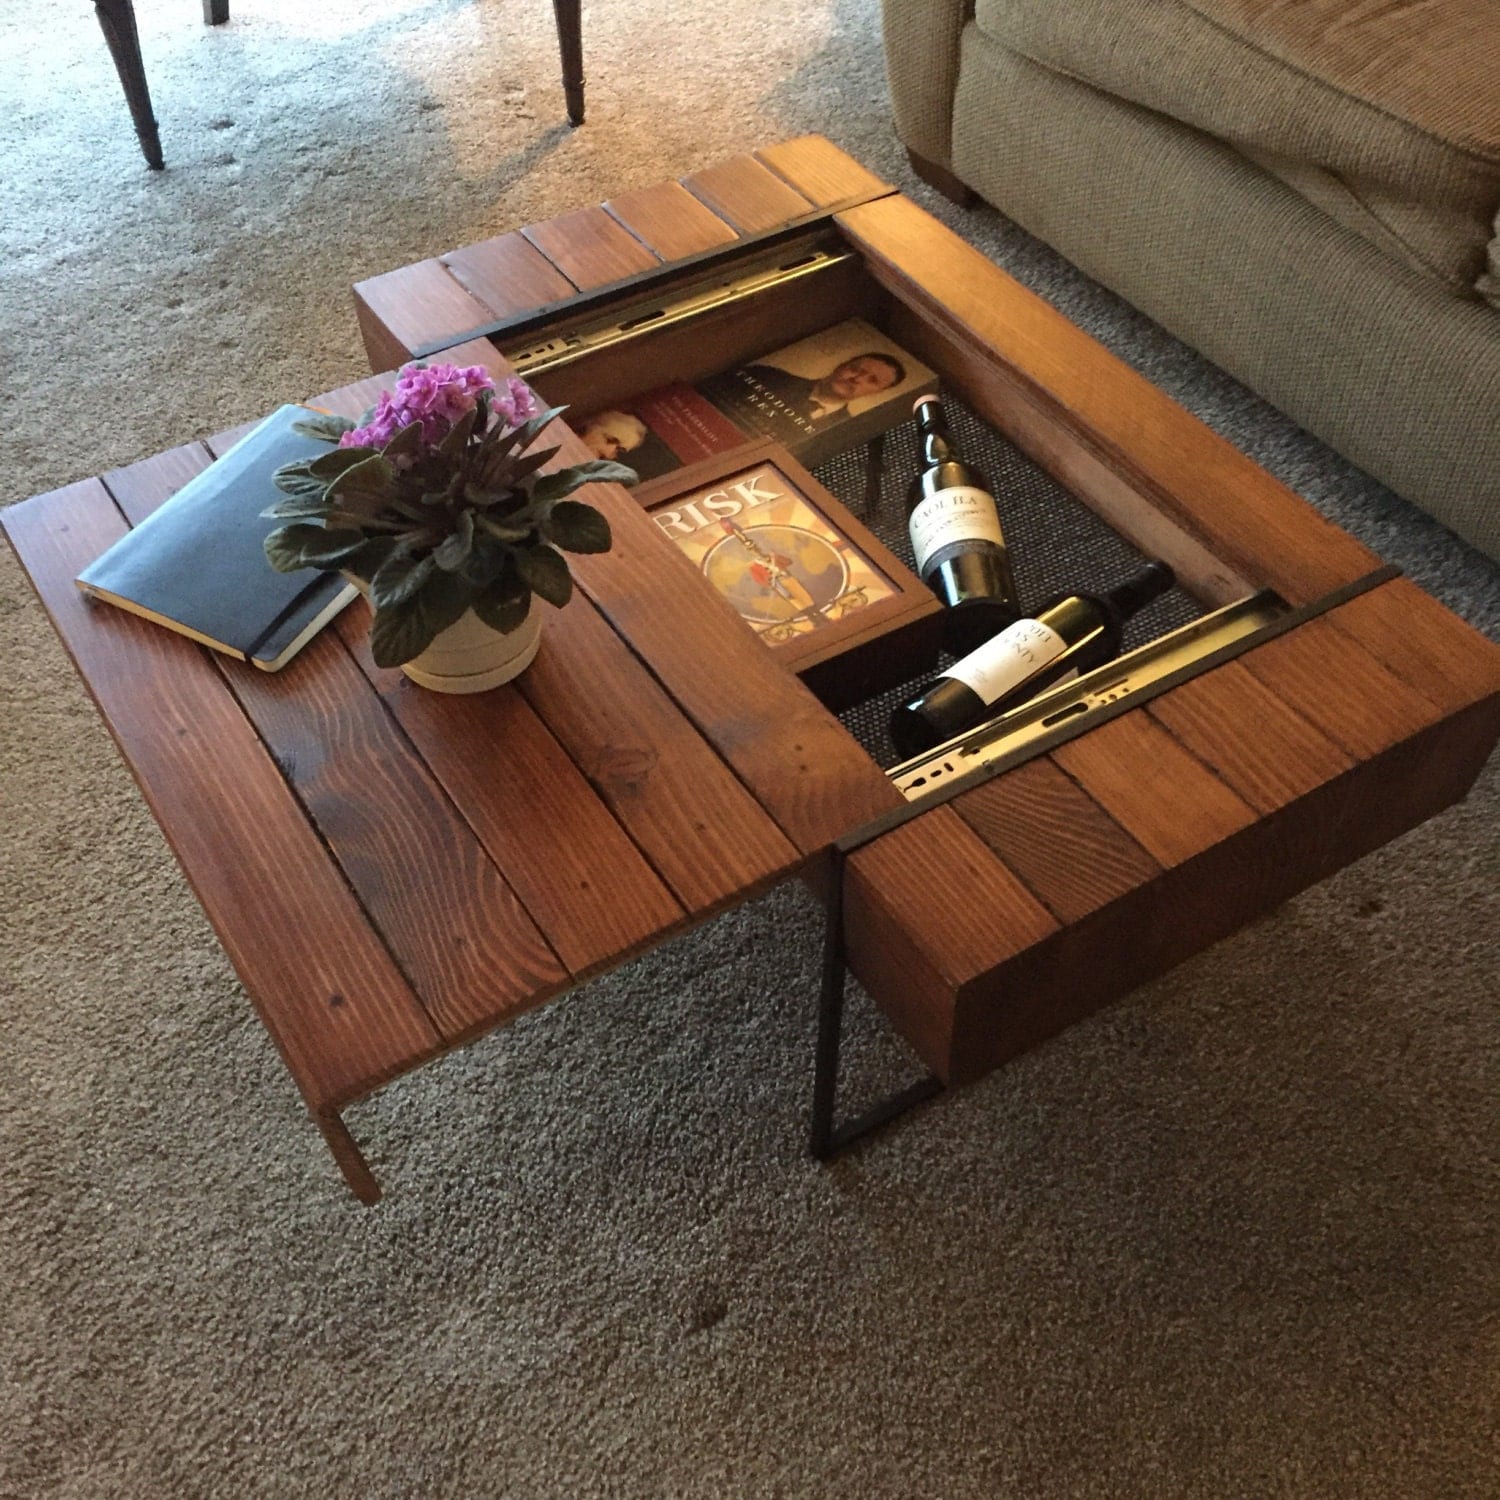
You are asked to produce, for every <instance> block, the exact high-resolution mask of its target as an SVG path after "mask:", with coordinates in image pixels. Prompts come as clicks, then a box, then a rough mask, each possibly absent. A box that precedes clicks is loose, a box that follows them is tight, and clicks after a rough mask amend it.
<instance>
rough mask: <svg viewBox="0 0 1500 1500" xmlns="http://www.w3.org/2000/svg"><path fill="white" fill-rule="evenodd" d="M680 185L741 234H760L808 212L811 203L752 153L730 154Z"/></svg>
mask: <svg viewBox="0 0 1500 1500" xmlns="http://www.w3.org/2000/svg"><path fill="white" fill-rule="evenodd" d="M682 185H683V186H684V187H685V188H686V189H687V190H688V191H689V192H690V193H692V194H693V196H694V197H695V198H700V199H701V200H702V201H703V202H704V203H706V204H707V205H708V206H709V207H710V208H711V209H712V210H713V211H714V212H715V213H716V214H717V215H718V216H719V217H720V218H721V219H723V220H725V221H726V222H728V223H730V224H732V225H733V226H734V227H735V228H736V229H738V230H739V232H740V233H741V234H761V233H763V232H765V231H766V230H770V229H776V228H778V227H779V226H780V225H782V224H785V223H788V222H789V221H790V220H792V219H797V218H800V217H801V216H802V215H803V214H806V213H811V212H812V208H813V205H812V204H811V203H810V202H809V201H808V200H807V199H806V198H804V197H803V196H802V194H801V193H799V192H798V191H797V190H796V189H795V188H793V187H791V186H789V185H788V184H787V183H786V182H784V181H783V180H782V179H781V178H780V177H778V176H777V175H776V174H775V173H774V172H772V171H770V170H769V169H768V168H766V167H763V166H762V165H761V164H760V163H759V162H758V161H756V159H755V158H754V157H753V156H731V157H730V158H729V160H728V161H721V162H717V163H715V164H714V165H713V166H711V167H705V168H704V169H703V170H702V171H701V172H694V173H693V174H692V176H690V177H684V178H683V179H682Z"/></svg>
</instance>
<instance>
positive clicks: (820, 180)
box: [755, 135, 895, 208]
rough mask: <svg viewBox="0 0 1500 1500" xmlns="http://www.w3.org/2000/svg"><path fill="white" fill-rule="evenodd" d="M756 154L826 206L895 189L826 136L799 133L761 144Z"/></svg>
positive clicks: (778, 173)
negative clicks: (772, 143)
mask: <svg viewBox="0 0 1500 1500" xmlns="http://www.w3.org/2000/svg"><path fill="white" fill-rule="evenodd" d="M755 155H756V157H757V158H758V159H759V160H760V161H761V162H762V163H764V165H766V166H768V167H770V169H771V170H772V171H773V172H775V173H776V175H777V176H778V177H780V178H782V179H783V180H784V181H786V182H788V183H789V184H790V185H791V186H792V187H794V188H795V189H796V190H797V191H798V192H799V193H801V194H802V196H803V197H804V198H806V199H807V200H808V201H809V202H810V203H814V204H816V205H817V206H818V207H819V208H828V207H830V206H831V205H833V204H835V203H847V202H848V201H849V200H850V199H851V198H858V197H865V198H878V197H881V196H882V195H884V194H886V193H890V192H894V191H895V190H894V189H893V188H892V187H891V185H890V183H888V182H882V181H881V179H880V178H878V177H877V176H876V175H875V174H874V173H873V172H872V171H870V170H869V168H868V167H864V166H861V165H860V163H859V162H857V161H855V159H854V158H853V157H852V156H850V155H848V154H847V153H846V152H843V151H840V150H839V148H838V147H837V146H835V145H834V144H833V142H832V141H830V140H829V139H828V138H827V137H826V136H821V135H803V136H798V137H797V138H796V139H795V140H790V141H780V142H778V143H777V144H776V145H774V146H761V147H759V148H758V149H757V150H756V152H755Z"/></svg>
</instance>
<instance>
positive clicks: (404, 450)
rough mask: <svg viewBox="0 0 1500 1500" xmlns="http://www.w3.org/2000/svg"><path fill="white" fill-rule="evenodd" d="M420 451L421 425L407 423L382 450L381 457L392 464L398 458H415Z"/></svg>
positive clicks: (418, 423)
mask: <svg viewBox="0 0 1500 1500" xmlns="http://www.w3.org/2000/svg"><path fill="white" fill-rule="evenodd" d="M421 451H422V424H421V423H420V422H408V423H407V425H406V426H405V427H403V428H402V429H401V430H400V432H398V433H397V434H396V435H395V437H393V438H392V439H391V440H390V442H388V443H387V444H386V445H385V447H384V448H382V449H381V450H380V452H381V455H382V456H383V457H385V458H387V459H390V460H391V461H392V462H393V463H394V462H395V460H396V459H398V458H416V457H417V455H418V454H420V453H421Z"/></svg>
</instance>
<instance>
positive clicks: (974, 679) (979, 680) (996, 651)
mask: <svg viewBox="0 0 1500 1500" xmlns="http://www.w3.org/2000/svg"><path fill="white" fill-rule="evenodd" d="M1067 649H1068V643H1067V642H1066V641H1065V640H1064V639H1063V638H1062V637H1061V636H1060V635H1059V634H1058V633H1057V632H1056V631H1055V630H1054V629H1053V628H1052V627H1051V626H1050V625H1043V624H1042V622H1041V621H1040V620H1017V621H1016V622H1015V624H1014V625H1007V626H1006V627H1005V629H1004V630H1002V631H1001V632H1000V634H999V635H997V636H996V637H995V638H994V639H993V640H990V641H986V642H985V643H984V645H982V646H981V647H980V648H979V649H978V650H977V651H971V652H970V653H969V654H968V655H967V656H966V657H964V658H963V659H962V660H961V661H956V662H954V663H953V665H952V666H951V667H949V668H948V670H947V671H946V672H944V673H942V675H943V676H944V677H953V678H956V679H957V680H958V681H959V682H961V683H963V685H964V686H965V687H966V688H968V689H969V691H970V692H974V693H978V694H979V696H980V697H981V698H983V699H984V702H985V706H986V707H988V706H989V705H990V704H991V703H998V702H999V701H1000V699H1002V698H1003V697H1004V696H1005V695H1006V694H1007V693H1009V692H1013V691H1014V690H1015V689H1016V688H1018V687H1020V686H1021V684H1022V683H1023V682H1025V681H1026V680H1027V679H1028V678H1031V677H1034V676H1035V675H1036V674H1037V673H1038V672H1040V671H1041V670H1042V668H1043V667H1045V666H1046V665H1047V664H1048V663H1049V662H1051V661H1055V660H1056V659H1057V658H1058V657H1059V656H1061V655H1062V654H1063V652H1064V651H1066V650H1067Z"/></svg>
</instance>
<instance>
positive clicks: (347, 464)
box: [307, 448, 375, 481]
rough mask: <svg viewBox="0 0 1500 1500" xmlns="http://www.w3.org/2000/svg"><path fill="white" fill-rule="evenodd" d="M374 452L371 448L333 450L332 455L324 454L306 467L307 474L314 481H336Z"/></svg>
mask: <svg viewBox="0 0 1500 1500" xmlns="http://www.w3.org/2000/svg"><path fill="white" fill-rule="evenodd" d="M374 452H375V450H374V449H373V448H335V449H334V450H333V452H332V453H324V454H322V455H321V456H320V457H318V458H315V459H313V460H312V461H311V462H310V463H309V464H308V466H307V472H308V473H309V474H311V475H312V476H313V478H314V479H322V480H325V481H326V480H330V479H337V478H338V477H339V475H340V474H342V473H343V472H344V471H345V470H346V469H352V468H354V467H355V466H356V465H358V464H362V463H364V462H365V460H366V459H368V458H369V457H370V456H371V454H373V453H374Z"/></svg>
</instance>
